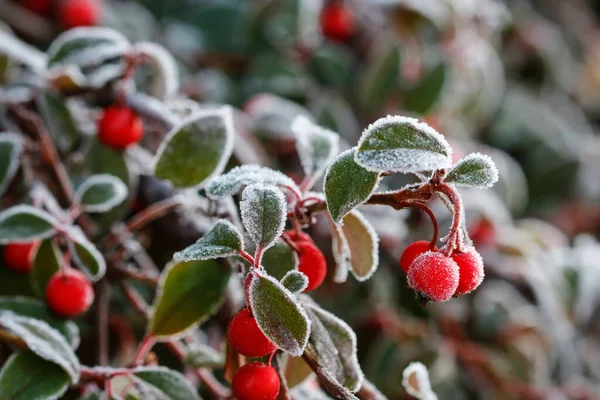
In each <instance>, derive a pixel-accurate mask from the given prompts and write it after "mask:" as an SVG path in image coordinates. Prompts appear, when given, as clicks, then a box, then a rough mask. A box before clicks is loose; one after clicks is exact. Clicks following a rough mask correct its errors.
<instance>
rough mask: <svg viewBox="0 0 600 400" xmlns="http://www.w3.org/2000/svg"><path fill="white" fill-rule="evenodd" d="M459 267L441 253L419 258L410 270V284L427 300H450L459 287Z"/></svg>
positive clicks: (423, 255)
mask: <svg viewBox="0 0 600 400" xmlns="http://www.w3.org/2000/svg"><path fill="white" fill-rule="evenodd" d="M458 274H459V272H458V265H456V263H455V262H454V261H453V260H452V259H451V258H450V257H446V256H445V255H443V254H441V253H436V252H432V251H428V252H426V253H423V254H421V255H420V256H418V257H417V258H416V259H415V261H414V262H413V264H412V265H411V266H410V269H409V270H408V284H409V285H410V287H411V288H413V289H414V290H416V291H417V292H419V294H420V295H422V296H423V297H424V298H425V299H426V300H430V301H446V300H450V298H451V297H452V295H453V294H454V293H455V292H456V288H457V287H458Z"/></svg>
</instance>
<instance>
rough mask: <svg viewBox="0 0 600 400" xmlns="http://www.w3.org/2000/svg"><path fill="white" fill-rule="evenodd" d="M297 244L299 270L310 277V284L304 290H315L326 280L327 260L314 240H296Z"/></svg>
mask: <svg viewBox="0 0 600 400" xmlns="http://www.w3.org/2000/svg"><path fill="white" fill-rule="evenodd" d="M296 246H297V247H298V270H299V271H300V272H302V273H303V274H304V275H306V277H307V278H308V286H307V287H306V289H305V290H304V291H305V292H310V291H313V290H315V289H317V288H318V287H319V286H321V284H322V283H323V281H324V280H325V275H327V260H325V256H324V255H323V253H322V252H321V250H319V248H318V247H317V246H315V245H314V243H312V242H296Z"/></svg>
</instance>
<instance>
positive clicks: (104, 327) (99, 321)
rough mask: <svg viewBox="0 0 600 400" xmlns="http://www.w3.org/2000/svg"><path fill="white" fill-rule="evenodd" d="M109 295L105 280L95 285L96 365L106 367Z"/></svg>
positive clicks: (107, 356) (107, 359)
mask: <svg viewBox="0 0 600 400" xmlns="http://www.w3.org/2000/svg"><path fill="white" fill-rule="evenodd" d="M109 308H110V294H109V288H108V283H107V281H106V279H102V280H101V281H100V282H98V284H97V285H96V330H97V332H98V364H99V365H108V364H109V362H110V355H109V349H110V343H109V334H108V313H109Z"/></svg>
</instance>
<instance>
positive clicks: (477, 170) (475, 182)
mask: <svg viewBox="0 0 600 400" xmlns="http://www.w3.org/2000/svg"><path fill="white" fill-rule="evenodd" d="M445 181H446V182H448V183H452V184H454V185H456V186H466V187H472V188H479V189H486V188H490V187H492V186H493V185H494V183H496V182H497V181H498V169H497V168H496V164H494V161H492V159H491V158H490V157H489V156H486V155H484V154H480V153H473V154H469V155H468V156H466V157H465V158H463V159H462V160H460V161H459V162H457V163H456V164H455V165H454V167H453V168H452V169H451V170H450V172H448V175H446V178H445Z"/></svg>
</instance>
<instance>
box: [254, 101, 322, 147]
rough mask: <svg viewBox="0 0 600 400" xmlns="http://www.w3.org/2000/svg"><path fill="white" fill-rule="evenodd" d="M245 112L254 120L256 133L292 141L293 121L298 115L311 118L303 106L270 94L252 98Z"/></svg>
mask: <svg viewBox="0 0 600 400" xmlns="http://www.w3.org/2000/svg"><path fill="white" fill-rule="evenodd" d="M244 110H245V111H246V112H247V113H248V114H250V116H252V117H253V118H254V122H255V124H256V128H255V129H256V131H257V132H258V133H259V134H262V135H264V136H267V137H271V138H284V139H291V138H292V137H293V136H292V132H291V130H290V125H291V123H292V121H293V119H294V118H296V117H297V116H298V115H304V116H305V117H307V118H310V117H311V115H310V113H309V112H308V110H307V109H305V108H304V107H302V106H301V105H299V104H296V103H294V102H293V101H291V100H288V99H285V98H283V97H279V96H275V95H273V94H270V93H263V94H258V95H256V96H254V97H252V98H251V99H250V100H249V101H248V103H246V106H245V107H244Z"/></svg>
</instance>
